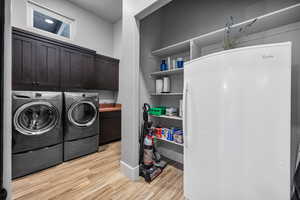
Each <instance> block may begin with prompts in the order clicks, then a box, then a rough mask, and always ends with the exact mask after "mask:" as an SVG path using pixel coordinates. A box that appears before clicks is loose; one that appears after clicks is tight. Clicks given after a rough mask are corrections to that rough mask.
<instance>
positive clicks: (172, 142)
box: [155, 137, 183, 146]
mask: <svg viewBox="0 0 300 200" xmlns="http://www.w3.org/2000/svg"><path fill="white" fill-rule="evenodd" d="M155 138H156V139H157V140H160V141H163V142H168V143H171V144H175V145H178V146H183V144H180V143H177V142H174V141H170V140H167V139H164V138H159V137H155Z"/></svg>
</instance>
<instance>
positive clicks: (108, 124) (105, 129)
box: [99, 111, 121, 145]
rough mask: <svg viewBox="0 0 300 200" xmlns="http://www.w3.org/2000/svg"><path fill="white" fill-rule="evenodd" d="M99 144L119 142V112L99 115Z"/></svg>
mask: <svg viewBox="0 0 300 200" xmlns="http://www.w3.org/2000/svg"><path fill="white" fill-rule="evenodd" d="M99 118H100V131H99V144H100V145H104V144H108V143H110V142H114V141H117V140H121V111H113V112H103V113H100V117H99Z"/></svg>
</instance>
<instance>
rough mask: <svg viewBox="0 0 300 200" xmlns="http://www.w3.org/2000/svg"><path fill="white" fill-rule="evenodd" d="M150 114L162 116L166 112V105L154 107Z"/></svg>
mask: <svg viewBox="0 0 300 200" xmlns="http://www.w3.org/2000/svg"><path fill="white" fill-rule="evenodd" d="M148 112H149V114H150V115H155V116H160V115H164V114H166V107H154V108H150V110H149V111H148Z"/></svg>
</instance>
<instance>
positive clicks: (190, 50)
mask: <svg viewBox="0 0 300 200" xmlns="http://www.w3.org/2000/svg"><path fill="white" fill-rule="evenodd" d="M156 19H157V18H156ZM296 22H300V3H298V4H295V5H293V6H289V7H286V8H283V9H280V10H277V11H274V12H270V13H267V14H264V15H261V16H258V17H256V18H252V19H248V20H245V21H242V22H238V23H235V24H233V25H232V26H231V37H233V38H234V39H237V40H238V42H243V41H244V39H245V40H250V39H252V38H250V37H254V36H255V34H256V33H263V34H264V32H266V31H273V30H275V29H276V28H280V27H282V26H286V25H289V24H291V25H292V24H293V23H296ZM154 24H155V23H154ZM250 25H251V28H248V29H247V31H246V32H245V33H241V32H240V29H241V28H245V27H249V26H250ZM299 29H300V23H299ZM276 30H277V29H276ZM226 31H227V28H226V27H222V28H220V29H218V30H215V31H212V32H209V33H205V34H202V35H199V36H197V37H194V38H191V39H188V40H185V41H182V42H179V43H176V44H173V45H170V46H166V47H163V48H159V49H155V46H154V45H153V41H156V42H157V43H158V42H159V37H160V35H159V34H156V35H155V36H153V35H151V36H149V35H147V37H150V39H149V40H148V41H147V43H146V47H147V48H146V50H147V52H146V51H145V52H146V53H145V52H144V56H143V59H145V60H146V59H148V60H146V61H145V63H146V65H143V66H145V68H144V69H146V70H144V71H145V74H144V75H145V77H146V79H147V80H146V81H145V82H146V84H147V86H148V87H149V88H148V91H146V92H145V93H146V94H145V96H147V97H144V96H143V97H144V98H143V99H147V98H148V97H149V98H148V99H147V100H149V99H150V100H149V101H151V102H152V104H153V105H168V106H172V107H173V106H174V107H178V102H179V100H180V99H182V98H183V92H182V91H183V82H184V68H181V69H171V70H167V71H159V64H160V61H161V60H162V59H166V58H167V57H170V59H171V60H172V59H174V58H176V57H184V58H187V59H185V64H188V62H191V61H193V60H195V59H198V58H200V57H201V56H203V55H205V54H206V53H207V52H206V50H207V47H209V48H210V46H212V48H215V45H216V48H215V49H214V50H216V51H222V50H223V42H224V41H223V40H224V36H225V34H226ZM157 32H158V31H157ZM154 37H157V38H158V39H157V40H156V38H154ZM149 41H151V42H149ZM147 45H148V46H147ZM149 45H153V47H154V48H149ZM153 49H154V50H153ZM151 50H152V51H151ZM149 53H150V54H151V56H150V57H149V58H148V55H149ZM209 53H210V52H209ZM154 65H155V66H154ZM164 76H168V77H169V78H170V79H171V83H172V84H173V83H175V84H174V85H175V86H176V88H172V87H171V92H170V93H151V92H150V93H149V91H154V90H153V88H154V87H153V86H154V85H155V84H154V81H155V79H161V78H162V77H164ZM172 84H171V86H172ZM151 118H153V120H155V121H159V122H163V123H168V124H169V127H172V126H174V127H176V125H178V124H181V125H182V122H183V120H182V118H181V117H170V116H165V115H163V116H151ZM157 140H159V141H161V142H160V143H159V145H161V147H162V149H161V151H159V152H160V153H161V154H162V155H163V156H165V157H167V158H169V159H171V160H175V161H177V162H183V148H184V145H183V144H177V143H175V142H173V141H168V140H166V139H162V138H157ZM175 145H176V146H175Z"/></svg>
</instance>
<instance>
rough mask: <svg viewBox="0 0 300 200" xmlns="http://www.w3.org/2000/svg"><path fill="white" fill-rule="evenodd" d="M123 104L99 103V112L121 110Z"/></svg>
mask: <svg viewBox="0 0 300 200" xmlns="http://www.w3.org/2000/svg"><path fill="white" fill-rule="evenodd" d="M121 108H122V105H121V104H114V103H111V104H108V103H105V104H99V112H113V111H121Z"/></svg>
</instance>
